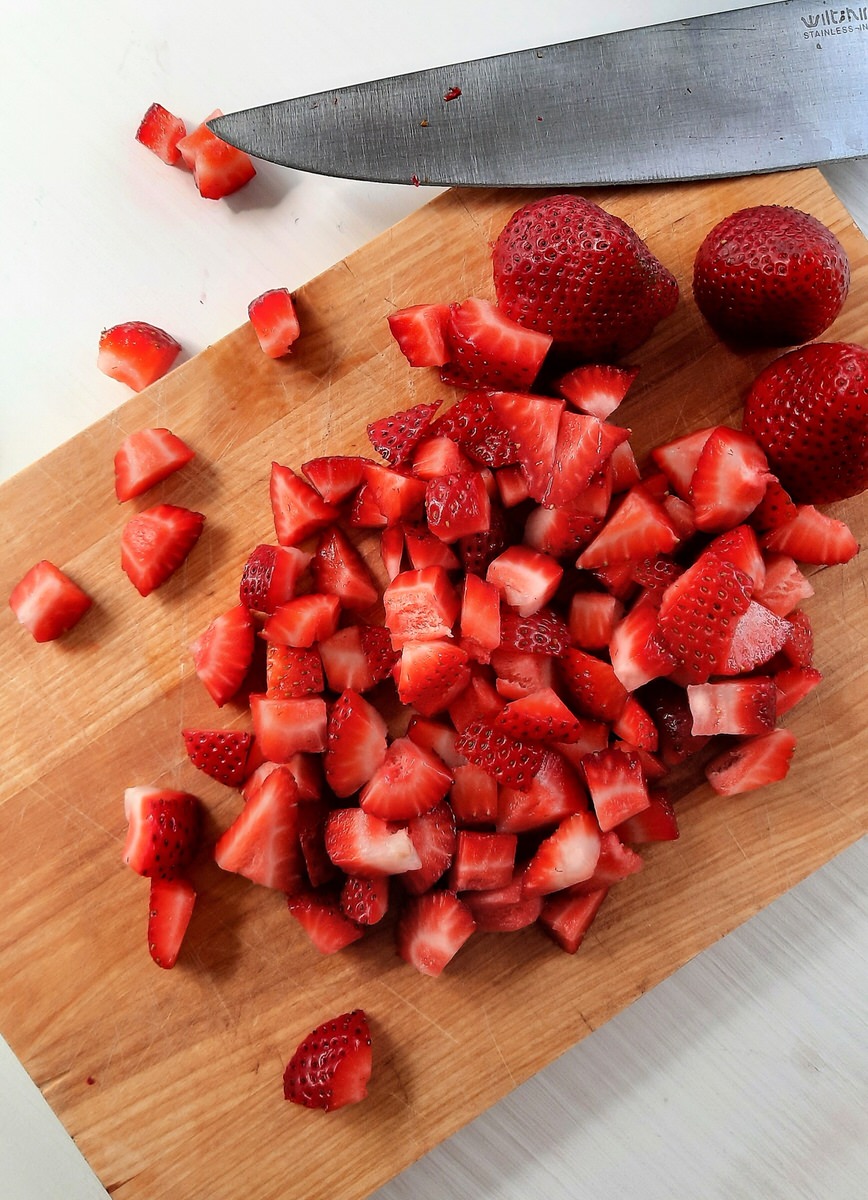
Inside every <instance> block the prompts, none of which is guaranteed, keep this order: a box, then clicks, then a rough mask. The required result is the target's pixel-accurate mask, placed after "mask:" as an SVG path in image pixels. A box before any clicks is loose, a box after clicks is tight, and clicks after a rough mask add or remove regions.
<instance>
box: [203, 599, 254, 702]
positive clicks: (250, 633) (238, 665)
mask: <svg viewBox="0 0 868 1200" xmlns="http://www.w3.org/2000/svg"><path fill="white" fill-rule="evenodd" d="M254 641H255V633H254V628H253V620H252V619H251V616H250V612H249V611H248V609H247V607H246V606H245V605H243V604H236V605H235V607H234V608H230V609H229V610H228V611H227V612H225V613H221V614H220V616H218V617H215V618H214V620H213V621H212V622H211V624H210V625H209V626H208V628H207V629H206V630H205V631H204V633H201V634H200V635H199V637H197V638H196V639H195V641H193V642H191V643H190V653H191V654H192V656H193V665H194V667H195V668H196V674H197V675H198V676H199V678H200V679H201V680H202V683H203V684H204V685H205V687H206V689H207V690H208V693H209V695H210V696H211V698H212V699H213V701H214V703H215V704H216V705H218V707H220V708H222V707H223V705H224V704H226V703H227V701H229V700H231V699H232V697H233V696H234V695H235V693H236V692H237V691H238V689H239V688H240V687H241V685H242V683H243V682H244V678H245V676H246V675H247V672H248V670H249V669H250V663H251V661H252V659H253V648H254Z"/></svg>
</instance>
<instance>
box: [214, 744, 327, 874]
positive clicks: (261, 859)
mask: <svg viewBox="0 0 868 1200" xmlns="http://www.w3.org/2000/svg"><path fill="white" fill-rule="evenodd" d="M214 860H215V862H216V863H217V866H218V867H220V868H221V870H223V871H231V872H233V873H234V874H236V875H243V876H244V877H245V878H246V879H249V880H250V881H251V882H252V883H258V884H260V885H261V886H262V887H269V888H275V889H276V890H277V891H281V892H293V891H298V890H299V889H300V888H302V887H303V885H304V880H305V867H304V859H303V857H302V853H301V843H300V842H299V840H298V788H297V786H296V783H295V779H294V778H293V776H292V772H291V771H289V770H288V769H287V768H286V767H278V768H277V769H276V770H274V771H272V772H271V774H270V775H269V776H268V778H267V779H266V780H265V782H264V783H263V785H262V787H261V788H260V789H259V791H258V792H257V793H256V795H255V796H253V797H252V799H250V800H248V801H247V802H246V803H245V805H244V807H243V808H242V810H241V812H240V813H239V814H238V816H237V817H236V818H235V820H234V821H233V822H232V824H231V825H230V826H229V828H228V829H227V830H226V831H225V832H224V833H222V834H221V835H220V837H219V838H218V839H217V842H216V844H215V846H214Z"/></svg>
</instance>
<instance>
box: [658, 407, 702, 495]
mask: <svg viewBox="0 0 868 1200" xmlns="http://www.w3.org/2000/svg"><path fill="white" fill-rule="evenodd" d="M716 428H717V426H714V425H712V426H709V427H708V428H706V429H697V430H694V432H693V433H685V434H683V435H682V436H681V437H678V438H675V440H674V441H672V442H665V443H664V444H663V445H661V446H655V447H654V449H653V450H652V451H651V458H652V460H653V461H654V463H655V465H656V466H657V467H658V468H659V469H660V470H661V471H662V472H663V474H664V475H665V476H666V478H667V479H668V480H669V483H670V485H671V486H672V489H673V490H674V491H675V492H676V493H677V494H678V495H679V496H680V497H681V499H682V500H690V498H691V495H690V485H691V482H692V480H693V473H694V471H695V470H696V464H697V463H698V462H699V456H700V454H701V453H702V451H703V448H704V446H705V443H706V442H707V441H708V439H709V438H710V437H711V435H712V433H714V431H715V429H716Z"/></svg>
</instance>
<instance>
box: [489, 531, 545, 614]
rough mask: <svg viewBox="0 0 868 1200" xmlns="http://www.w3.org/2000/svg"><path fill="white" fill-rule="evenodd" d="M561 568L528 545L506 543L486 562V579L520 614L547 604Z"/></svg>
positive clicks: (531, 611) (529, 612) (536, 609)
mask: <svg viewBox="0 0 868 1200" xmlns="http://www.w3.org/2000/svg"><path fill="white" fill-rule="evenodd" d="M563 573H564V570H563V567H562V566H561V565H560V563H558V562H556V561H555V560H554V559H553V558H551V557H549V555H547V554H540V553H539V551H538V550H532V549H531V548H530V547H529V546H509V547H508V548H507V549H506V550H504V552H503V553H502V554H498V556H497V558H495V559H494V560H493V562H492V563H491V564H490V565H489V568H488V570H487V571H486V573H485V578H486V579H487V580H488V582H489V583H493V584H494V586H495V587H496V588H497V590H498V591H499V592H500V594H501V596H502V597H503V599H504V600H505V601H506V603H507V604H508V605H509V606H510V607H511V608H515V609H517V610H518V612H519V613H520V614H521V616H523V617H527V616H530V615H531V613H535V612H539V610H540V609H541V608H542V607H543V605H545V604H548V602H549V601H550V600H551V598H552V597H553V596H554V594H555V592H556V591H557V590H558V586H559V584H560V582H561V579H562V577H563Z"/></svg>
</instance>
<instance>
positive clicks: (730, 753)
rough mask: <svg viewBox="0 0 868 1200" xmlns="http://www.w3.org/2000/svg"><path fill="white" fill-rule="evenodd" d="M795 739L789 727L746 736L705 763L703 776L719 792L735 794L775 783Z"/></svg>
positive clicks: (787, 762)
mask: <svg viewBox="0 0 868 1200" xmlns="http://www.w3.org/2000/svg"><path fill="white" fill-rule="evenodd" d="M795 748H796V739H795V737H794V736H793V734H792V733H790V731H789V730H788V729H780V728H779V729H773V730H771V732H769V733H761V734H759V736H758V737H750V738H745V739H744V740H743V741H741V742H738V743H737V744H736V745H735V746H731V747H730V748H729V749H727V750H724V751H723V753H722V754H719V755H718V756H717V757H716V758H713V759H712V760H711V762H709V763H708V764H707V765H706V767H705V777H706V779H707V780H708V782H709V783H710V784H711V786H712V788H713V789H714V790H715V791H716V792H717V793H718V794H719V795H721V796H736V795H740V794H741V793H742V792H750V791H753V790H754V789H755V788H760V787H765V785H766V784H768V783H777V782H778V780H780V779H783V778H784V777H785V776H786V774H787V772H788V771H789V769H790V760H791V759H792V757H793V752H794V751H795Z"/></svg>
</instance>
